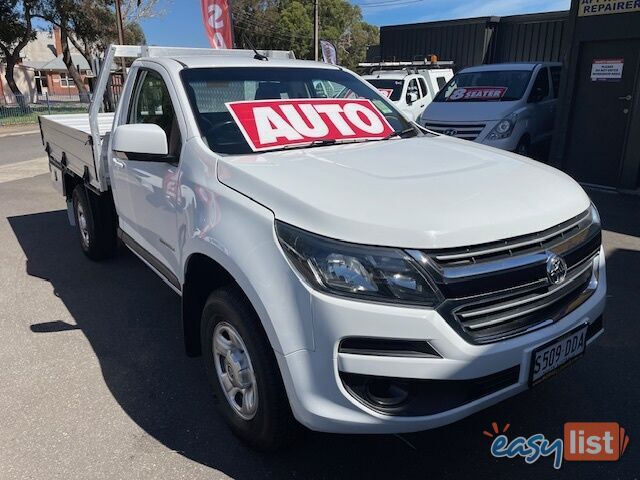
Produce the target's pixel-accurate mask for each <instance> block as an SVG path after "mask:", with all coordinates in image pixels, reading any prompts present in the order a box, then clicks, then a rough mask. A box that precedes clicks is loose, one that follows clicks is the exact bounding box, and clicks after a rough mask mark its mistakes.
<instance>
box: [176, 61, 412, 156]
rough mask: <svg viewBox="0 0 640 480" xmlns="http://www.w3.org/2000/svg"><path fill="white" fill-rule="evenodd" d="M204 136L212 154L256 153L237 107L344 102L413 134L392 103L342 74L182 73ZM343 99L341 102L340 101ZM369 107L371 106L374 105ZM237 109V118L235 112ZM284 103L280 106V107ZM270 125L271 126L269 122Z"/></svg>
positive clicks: (224, 70) (277, 71) (230, 70)
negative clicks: (364, 107) (364, 108)
mask: <svg viewBox="0 0 640 480" xmlns="http://www.w3.org/2000/svg"><path fill="white" fill-rule="evenodd" d="M181 76H182V81H183V82H184V85H185V89H186V91H187V95H188V97H189V101H190V104H191V108H192V109H193V112H194V115H195V117H196V120H197V122H198V126H199V128H200V132H201V134H202V137H203V139H204V140H205V142H206V143H207V144H208V146H209V148H210V149H211V150H213V151H214V152H216V153H221V154H244V153H251V152H253V151H255V150H256V149H255V148H254V146H253V145H251V144H250V141H248V140H247V132H246V129H245V128H242V125H241V124H240V123H239V122H238V120H239V118H238V115H237V109H238V108H239V107H241V106H242V103H238V102H252V101H263V102H266V101H275V103H278V102H280V101H284V100H300V99H315V100H313V101H314V102H316V103H318V102H319V101H320V100H321V99H326V100H325V101H326V102H329V101H330V100H329V99H335V102H336V104H337V103H339V102H343V101H344V99H354V101H359V102H361V103H367V104H368V105H370V106H371V108H373V109H375V113H376V114H378V112H379V114H380V119H381V120H382V121H384V123H385V125H386V124H388V126H389V128H390V129H391V130H392V131H403V130H407V129H409V128H410V124H409V123H408V121H407V120H406V119H405V118H404V117H403V116H402V114H400V113H399V112H398V111H397V110H396V109H395V108H394V107H393V104H391V103H390V102H389V101H388V100H386V99H384V98H383V97H382V96H381V94H380V93H379V92H377V91H376V90H374V89H373V88H371V87H370V86H369V85H367V84H366V83H364V82H362V81H360V80H358V79H357V78H355V77H354V76H353V75H351V74H349V73H346V72H343V71H341V70H333V69H323V68H282V67H258V68H251V67H242V68H224V67H221V68H193V69H185V70H183V71H182V72H181ZM339 99H340V100H339ZM369 101H370V102H369ZM234 103H235V107H236V112H233V114H232V110H234V108H231V107H232V106H234ZM280 103H281V102H280ZM267 123H268V122H267Z"/></svg>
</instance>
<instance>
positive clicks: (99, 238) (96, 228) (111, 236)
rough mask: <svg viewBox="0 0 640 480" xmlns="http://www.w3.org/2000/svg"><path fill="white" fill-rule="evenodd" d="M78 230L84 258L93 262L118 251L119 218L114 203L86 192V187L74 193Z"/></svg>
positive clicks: (109, 198) (79, 188) (108, 198)
mask: <svg viewBox="0 0 640 480" xmlns="http://www.w3.org/2000/svg"><path fill="white" fill-rule="evenodd" d="M72 198H73V211H74V214H75V217H76V230H77V232H78V238H79V239H80V246H81V247H82V251H83V252H84V254H85V255H86V256H87V257H89V258H90V259H91V260H104V259H106V258H109V257H111V256H113V255H114V254H115V252H116V250H117V247H118V237H117V227H116V214H115V210H114V208H113V200H111V197H109V196H107V195H105V196H104V197H98V196H97V195H94V194H93V193H91V192H87V190H86V188H85V186H84V185H77V186H76V188H75V189H74V190H73V195H72Z"/></svg>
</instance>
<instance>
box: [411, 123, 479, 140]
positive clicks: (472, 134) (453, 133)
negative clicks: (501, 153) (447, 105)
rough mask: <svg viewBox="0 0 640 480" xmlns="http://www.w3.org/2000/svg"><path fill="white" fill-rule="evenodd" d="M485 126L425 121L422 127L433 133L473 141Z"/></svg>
mask: <svg viewBox="0 0 640 480" xmlns="http://www.w3.org/2000/svg"><path fill="white" fill-rule="evenodd" d="M485 125H486V124H484V123H459V124H458V123H455V124H453V123H431V122H429V121H427V123H425V125H424V127H425V128H426V129H427V130H431V131H432V132H435V133H440V134H443V135H449V136H450V137H456V138H463V139H465V140H472V141H473V140H475V139H476V138H478V135H480V133H482V130H484V127H485Z"/></svg>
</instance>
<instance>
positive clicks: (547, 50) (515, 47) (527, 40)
mask: <svg viewBox="0 0 640 480" xmlns="http://www.w3.org/2000/svg"><path fill="white" fill-rule="evenodd" d="M568 18H569V16H568V12H551V13H542V14H534V15H514V16H510V17H502V18H501V19H500V23H498V25H497V31H496V35H495V37H494V39H493V52H492V55H491V62H495V63H500V62H527V61H533V60H536V61H551V62H558V61H560V60H562V56H563V54H564V52H565V51H566V49H567V48H568V46H569V28H568Z"/></svg>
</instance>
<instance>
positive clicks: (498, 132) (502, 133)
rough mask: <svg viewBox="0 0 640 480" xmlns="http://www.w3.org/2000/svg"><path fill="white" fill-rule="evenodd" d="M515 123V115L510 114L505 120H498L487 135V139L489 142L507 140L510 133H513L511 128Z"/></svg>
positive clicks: (516, 117) (516, 115)
mask: <svg viewBox="0 0 640 480" xmlns="http://www.w3.org/2000/svg"><path fill="white" fill-rule="evenodd" d="M517 121H518V114H517V113H512V114H511V115H508V116H506V117H505V118H503V119H502V120H500V121H499V122H498V123H497V124H496V126H495V127H493V129H491V132H489V135H487V138H488V139H489V140H499V139H501V138H508V137H509V136H511V133H512V132H513V128H514V127H515V126H516V122H517Z"/></svg>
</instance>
